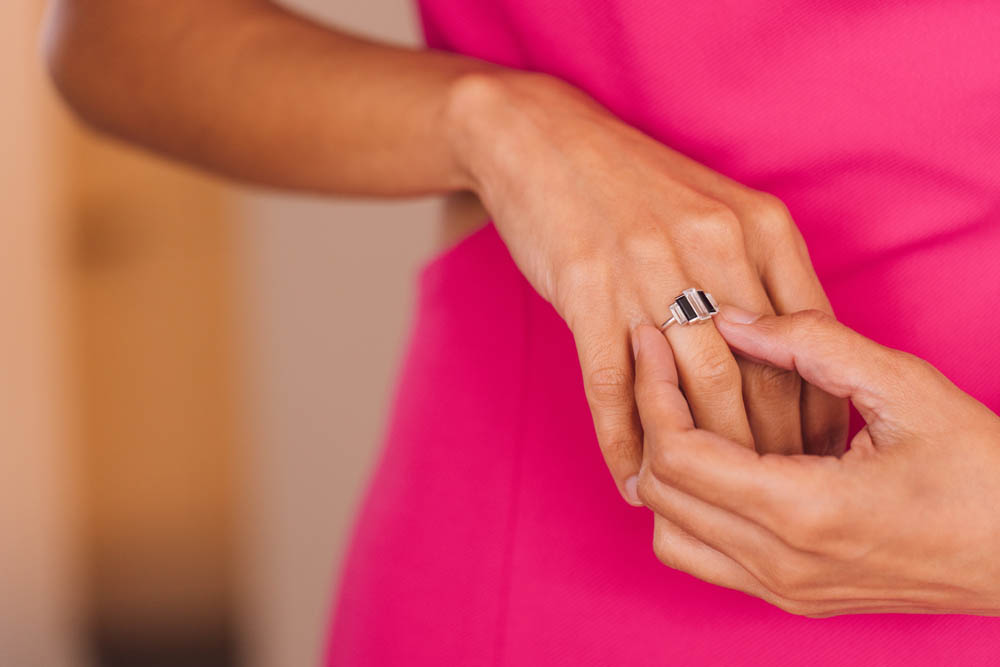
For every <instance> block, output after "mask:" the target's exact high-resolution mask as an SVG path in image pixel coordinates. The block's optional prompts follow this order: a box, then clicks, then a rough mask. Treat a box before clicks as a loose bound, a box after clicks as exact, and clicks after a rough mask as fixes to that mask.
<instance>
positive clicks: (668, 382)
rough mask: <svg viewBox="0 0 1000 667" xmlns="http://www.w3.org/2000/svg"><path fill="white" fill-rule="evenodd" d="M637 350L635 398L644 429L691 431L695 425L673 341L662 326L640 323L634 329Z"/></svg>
mask: <svg viewBox="0 0 1000 667" xmlns="http://www.w3.org/2000/svg"><path fill="white" fill-rule="evenodd" d="M632 350H633V353H634V354H635V400H636V405H637V406H638V407H639V415H640V419H641V421H642V427H643V429H644V430H647V431H653V432H661V431H662V432H673V431H687V430H690V429H693V428H694V422H693V421H692V419H691V412H690V410H689V409H688V404H687V402H686V401H685V400H684V395H683V394H681V390H680V387H679V385H678V380H677V368H676V366H675V365H674V357H673V353H672V352H671V350H670V344H669V343H667V341H666V339H665V338H664V337H663V334H661V333H660V331H659V330H658V329H655V328H654V327H651V326H649V325H640V326H638V327H636V328H635V329H633V330H632Z"/></svg>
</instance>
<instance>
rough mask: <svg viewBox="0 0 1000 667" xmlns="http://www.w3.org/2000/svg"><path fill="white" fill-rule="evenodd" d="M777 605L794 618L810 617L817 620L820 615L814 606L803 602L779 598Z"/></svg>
mask: <svg viewBox="0 0 1000 667" xmlns="http://www.w3.org/2000/svg"><path fill="white" fill-rule="evenodd" d="M776 605H777V607H778V608H779V609H781V610H782V611H784V612H786V613H788V614H792V615H793V616H808V617H811V618H817V617H818V616H817V614H818V613H819V612H818V610H817V608H816V607H815V606H814V605H811V604H809V603H807V602H803V601H801V600H789V599H787V598H779V599H778V601H777V602H776Z"/></svg>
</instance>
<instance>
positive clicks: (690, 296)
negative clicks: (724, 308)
mask: <svg viewBox="0 0 1000 667" xmlns="http://www.w3.org/2000/svg"><path fill="white" fill-rule="evenodd" d="M717 312H719V304H717V303H716V302H715V299H714V298H713V297H712V295H711V294H709V293H708V292H704V291H702V290H700V289H696V288H694V287H691V288H688V289H686V290H684V291H683V292H681V294H680V296H678V297H677V298H676V299H674V302H673V303H672V304H670V319H669V320H667V321H666V322H664V323H663V324H661V325H660V330H661V331H662V330H664V329H666V328H667V327H669V326H670V325H671V324H691V323H692V322H701V321H703V320H710V319H712V316H713V315H715V314H716V313H717Z"/></svg>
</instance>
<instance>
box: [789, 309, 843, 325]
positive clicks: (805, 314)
mask: <svg viewBox="0 0 1000 667" xmlns="http://www.w3.org/2000/svg"><path fill="white" fill-rule="evenodd" d="M789 317H791V321H792V324H794V325H796V326H801V327H822V326H825V325H827V324H829V323H831V322H832V321H833V317H832V316H831V315H830V314H828V313H824V312H823V311H822V310H817V309H815V308H810V309H807V310H799V311H797V312H794V313H792V314H791V315H790V316H789Z"/></svg>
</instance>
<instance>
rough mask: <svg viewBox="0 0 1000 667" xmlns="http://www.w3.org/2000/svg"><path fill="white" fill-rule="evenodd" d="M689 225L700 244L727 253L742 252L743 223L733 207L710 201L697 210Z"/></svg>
mask: <svg viewBox="0 0 1000 667" xmlns="http://www.w3.org/2000/svg"><path fill="white" fill-rule="evenodd" d="M690 227H691V229H692V231H695V232H696V233H697V235H698V242H699V243H700V244H707V246H708V247H710V248H714V249H716V250H717V251H721V252H723V253H725V254H727V255H732V254H743V253H744V245H743V225H742V224H741V222H740V219H739V217H737V215H736V212H735V211H733V209H731V208H729V207H728V206H725V205H724V204H721V203H718V202H712V203H711V204H710V205H708V206H706V207H705V208H704V209H703V210H701V211H699V212H698V213H697V215H695V216H694V217H693V219H692V221H691V224H690Z"/></svg>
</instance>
